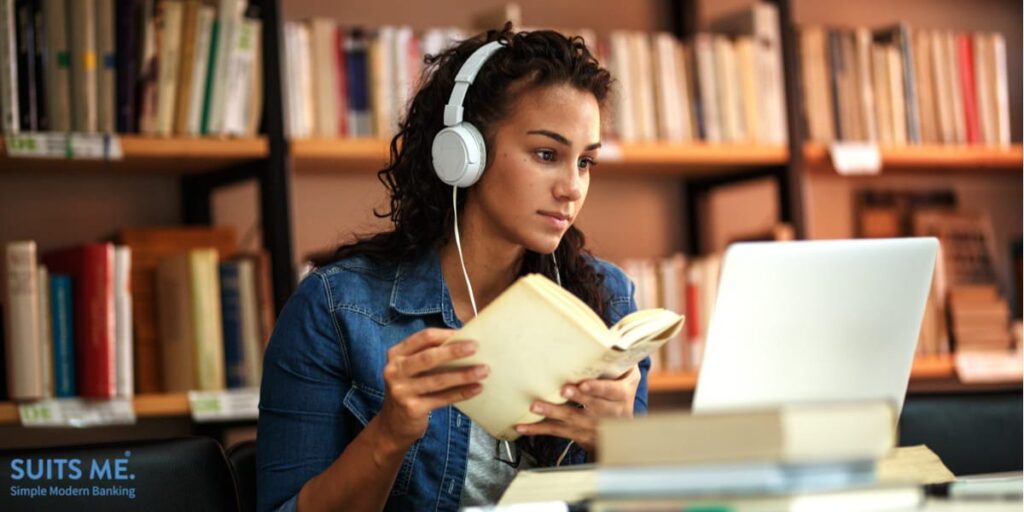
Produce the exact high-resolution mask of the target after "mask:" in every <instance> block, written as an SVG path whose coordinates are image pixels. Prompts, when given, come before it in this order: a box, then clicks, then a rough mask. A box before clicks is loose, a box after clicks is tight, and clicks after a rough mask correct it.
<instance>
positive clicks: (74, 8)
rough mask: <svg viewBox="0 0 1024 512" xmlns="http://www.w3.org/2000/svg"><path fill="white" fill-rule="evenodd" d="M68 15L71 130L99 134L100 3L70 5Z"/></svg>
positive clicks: (74, 3) (73, 3)
mask: <svg viewBox="0 0 1024 512" xmlns="http://www.w3.org/2000/svg"><path fill="white" fill-rule="evenodd" d="M68 15H69V17H68V34H69V36H68V43H69V54H70V56H71V107H72V111H71V127H72V129H73V130H74V131H76V132H83V133H96V130H97V127H98V126H99V125H98V118H97V115H98V113H97V96H96V95H97V75H96V73H97V70H96V67H97V62H96V60H97V57H96V2H83V1H78V2H75V1H72V2H68Z"/></svg>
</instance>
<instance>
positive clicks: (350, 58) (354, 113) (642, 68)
mask: <svg viewBox="0 0 1024 512" xmlns="http://www.w3.org/2000/svg"><path fill="white" fill-rule="evenodd" d="M778 19H779V18H778V10H777V8H776V7H775V6H774V5H772V4H767V3H757V4H755V5H754V6H752V7H751V8H749V9H747V10H744V11H741V12H739V13H736V14H735V15H733V16H729V17H726V18H723V19H721V20H719V21H718V22H716V24H715V25H714V29H715V30H716V33H715V34H711V33H702V34H698V35H697V36H695V37H694V38H693V40H692V41H688V42H683V41H680V40H678V39H677V38H675V37H674V36H672V35H670V34H667V33H657V34H648V33H642V32H632V31H613V32H611V33H610V34H609V35H608V37H606V38H598V37H597V36H596V35H595V34H594V32H593V31H590V30H579V31H565V32H567V33H573V32H575V33H578V34H580V35H581V37H583V39H584V40H585V41H586V42H587V43H588V45H589V46H590V47H591V49H592V50H593V51H595V53H596V56H597V57H598V58H599V60H600V61H601V62H602V63H603V64H605V65H606V66H607V67H608V68H609V69H610V70H611V71H612V73H613V76H614V77H615V79H616V84H615V87H617V91H616V97H615V99H614V101H613V104H614V109H613V111H612V119H611V122H610V123H608V128H609V129H610V130H611V133H610V134H609V135H610V136H612V137H614V138H618V139H621V140H623V141H627V142H634V141H635V142H651V141H656V140H663V141H669V142H691V141H696V140H703V141H709V142H757V143H765V144H783V143H785V141H786V116H785V99H784V90H783V78H782V77H783V69H782V57H781V44H780V36H779V22H778ZM527 30H528V29H527ZM468 35H469V34H468V33H466V32H463V31H460V30H457V29H445V28H437V29H430V30H426V31H423V32H421V33H417V32H414V31H413V30H412V29H411V28H409V27H395V26H383V27H379V28H377V29H376V30H363V29H360V28H347V27H343V26H339V25H338V23H337V22H335V21H334V20H331V19H327V18H314V19H311V20H307V21H292V22H286V23H285V25H284V48H285V56H286V57H285V63H286V71H287V72H286V91H287V93H286V98H285V104H286V106H287V128H288V133H289V135H290V136H291V137H292V138H306V137H326V138H334V137H389V136H390V135H392V134H393V133H394V132H395V131H396V129H397V125H398V116H400V115H401V114H402V113H403V111H404V110H405V107H406V106H407V104H408V102H409V100H410V99H411V95H412V94H413V93H414V92H415V89H416V87H417V86H418V85H419V83H420V79H421V78H422V74H423V72H424V64H423V57H424V56H425V55H434V54H437V53H439V52H441V51H442V50H443V49H444V48H445V47H447V46H449V45H451V44H452V43H454V42H456V41H458V40H459V39H462V38H464V37H467V36H468Z"/></svg>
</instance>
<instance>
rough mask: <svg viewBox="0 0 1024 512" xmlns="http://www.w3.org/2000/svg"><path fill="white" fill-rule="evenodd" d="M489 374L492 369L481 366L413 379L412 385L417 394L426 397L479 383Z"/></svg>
mask: <svg viewBox="0 0 1024 512" xmlns="http://www.w3.org/2000/svg"><path fill="white" fill-rule="evenodd" d="M488 373H490V368H488V367H487V365H483V364H480V365H474V366H470V367H467V368H460V369H458V370H450V371H444V372H439V373H435V374H432V375H428V376H425V377H419V378H416V379H413V380H412V381H411V383H410V384H411V386H412V387H413V388H414V389H415V390H416V394H419V395H425V394H428V393H435V392H438V391H444V390H447V389H448V388H453V387H456V386H464V385H467V384H473V383H476V382H479V381H481V380H483V379H484V378H485V377H487V374H488Z"/></svg>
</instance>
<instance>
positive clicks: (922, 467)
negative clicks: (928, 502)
mask: <svg viewBox="0 0 1024 512" xmlns="http://www.w3.org/2000/svg"><path fill="white" fill-rule="evenodd" d="M876 470H877V472H878V481H879V482H894V483H895V482H909V483H915V484H941V483H946V482H952V481H953V480H955V479H956V476H955V475H953V472H952V471H950V470H949V468H947V467H946V465H945V464H943V463H942V460H941V459H939V456H938V455H935V452H933V451H931V450H930V449H929V448H928V447H927V446H925V445H923V444H920V445H917V446H903V447H899V448H896V449H895V450H893V451H892V452H891V453H890V454H889V455H888V456H887V457H885V458H884V459H881V460H879V461H878V465H877V466H876Z"/></svg>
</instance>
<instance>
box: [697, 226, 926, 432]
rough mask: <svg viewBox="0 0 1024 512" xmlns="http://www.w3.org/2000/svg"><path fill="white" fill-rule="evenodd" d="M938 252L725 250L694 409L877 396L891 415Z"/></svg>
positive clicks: (856, 247)
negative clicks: (884, 402) (891, 406)
mask: <svg viewBox="0 0 1024 512" xmlns="http://www.w3.org/2000/svg"><path fill="white" fill-rule="evenodd" d="M938 247H939V244H938V241H937V240H936V239H935V238H900V239H875V240H835V241H806V242H782V243H770V242H769V243H739V244H734V245H732V246H730V247H729V249H728V250H727V251H726V254H725V258H724V261H723V265H722V273H721V279H720V281H719V288H718V298H717V302H716V304H715V309H714V311H713V313H712V318H711V322H710V326H709V328H708V331H707V337H706V346H705V352H704V359H703V363H702V364H701V369H700V376H699V378H698V381H697V388H696V391H695V394H694V398H693V410H694V412H705V411H714V410H727V409H746V408H759V407H771V406H777V405H781V404H788V403H799V402H837V401H857V400H888V401H890V402H891V403H893V404H894V406H895V407H896V409H895V410H896V411H897V413H898V412H899V410H900V409H901V408H902V406H903V398H904V395H905V394H906V391H907V384H908V381H909V379H910V370H911V366H912V365H913V360H914V352H915V349H916V347H917V338H918V333H919V331H920V327H921V320H922V317H923V315H924V308H925V303H926V301H927V298H928V294H929V290H930V287H931V281H932V274H933V272H934V269H935V258H936V254H937V252H938Z"/></svg>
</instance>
